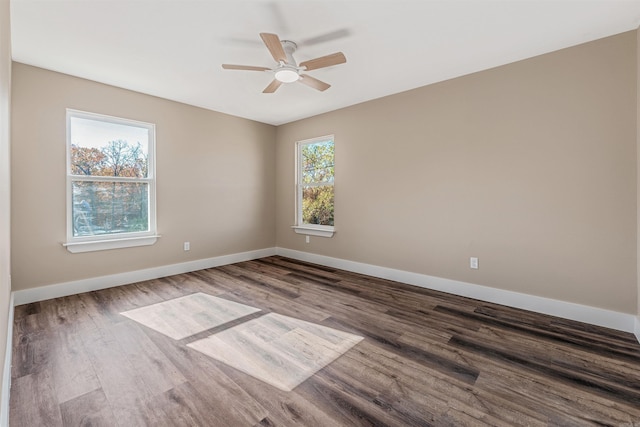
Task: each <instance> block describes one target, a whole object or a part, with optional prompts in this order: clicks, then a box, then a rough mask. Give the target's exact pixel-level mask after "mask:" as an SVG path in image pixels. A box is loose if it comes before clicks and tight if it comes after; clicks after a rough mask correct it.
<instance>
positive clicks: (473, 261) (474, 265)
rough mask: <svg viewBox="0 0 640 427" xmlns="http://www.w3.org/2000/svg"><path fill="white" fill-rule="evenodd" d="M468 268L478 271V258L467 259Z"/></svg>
mask: <svg viewBox="0 0 640 427" xmlns="http://www.w3.org/2000/svg"><path fill="white" fill-rule="evenodd" d="M469 267H470V268H473V269H474V270H477V269H478V258H476V257H471V258H469Z"/></svg>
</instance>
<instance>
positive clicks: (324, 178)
mask: <svg viewBox="0 0 640 427" xmlns="http://www.w3.org/2000/svg"><path fill="white" fill-rule="evenodd" d="M333 159H334V157H333V141H323V142H317V143H312V144H304V145H303V146H302V184H310V183H312V182H333V173H334V167H333Z"/></svg>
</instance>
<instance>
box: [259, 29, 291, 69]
mask: <svg viewBox="0 0 640 427" xmlns="http://www.w3.org/2000/svg"><path fill="white" fill-rule="evenodd" d="M260 37H262V41H263V42H264V44H265V45H266V46H267V49H269V52H270V53H271V56H273V59H275V60H276V62H280V61H282V62H284V63H285V64H288V62H287V55H286V54H285V53H284V49H283V48H282V43H280V37H278V36H277V35H276V34H270V33H260Z"/></svg>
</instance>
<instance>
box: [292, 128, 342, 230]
mask: <svg viewBox="0 0 640 427" xmlns="http://www.w3.org/2000/svg"><path fill="white" fill-rule="evenodd" d="M297 171H298V173H297V203H296V206H297V208H296V211H297V212H296V215H297V219H296V221H297V226H301V227H304V226H311V227H314V228H315V227H317V228H330V229H333V227H334V179H335V155H334V139H333V135H330V136H325V137H320V138H314V139H310V140H305V141H299V142H298V143H297Z"/></svg>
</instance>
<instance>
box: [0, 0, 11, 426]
mask: <svg viewBox="0 0 640 427" xmlns="http://www.w3.org/2000/svg"><path fill="white" fill-rule="evenodd" d="M9 28H10V27H9V2H8V1H3V2H0V384H4V376H5V375H7V376H8V375H11V373H10V372H4V356H5V352H6V343H7V329H8V319H9V300H10V293H11V269H10V267H11V263H10V238H9V235H10V221H9V214H10V210H11V209H10V196H9V179H10V176H9V129H10V126H9V125H10V115H9V112H10V100H11V31H10V30H9ZM4 399H5V397H4V396H2V387H0V406H2V405H1V402H3V401H4ZM5 416H6V414H0V423H1V422H2V420H3V419H4V417H5Z"/></svg>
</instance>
